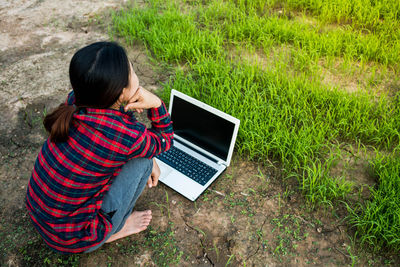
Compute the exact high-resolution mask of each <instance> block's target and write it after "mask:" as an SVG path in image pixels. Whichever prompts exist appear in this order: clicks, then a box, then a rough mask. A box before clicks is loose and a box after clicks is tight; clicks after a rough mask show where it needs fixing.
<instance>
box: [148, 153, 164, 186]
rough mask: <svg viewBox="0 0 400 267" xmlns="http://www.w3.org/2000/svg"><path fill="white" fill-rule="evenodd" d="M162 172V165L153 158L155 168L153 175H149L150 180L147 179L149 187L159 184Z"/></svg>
mask: <svg viewBox="0 0 400 267" xmlns="http://www.w3.org/2000/svg"><path fill="white" fill-rule="evenodd" d="M160 174H161V171H160V167H158V164H157V162H156V160H155V159H154V158H153V170H152V171H151V175H150V177H149V180H148V181H147V185H148V186H149V188H152V187H154V186H157V184H158V178H159V177H160Z"/></svg>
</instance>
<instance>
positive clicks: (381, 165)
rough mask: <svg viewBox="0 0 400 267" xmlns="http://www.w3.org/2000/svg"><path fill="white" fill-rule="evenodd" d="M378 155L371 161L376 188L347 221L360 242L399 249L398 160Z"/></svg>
mask: <svg viewBox="0 0 400 267" xmlns="http://www.w3.org/2000/svg"><path fill="white" fill-rule="evenodd" d="M399 156H400V155H399V153H398V151H397V153H395V154H392V155H390V156H385V155H378V156H377V157H376V158H375V159H374V161H373V162H372V165H373V169H374V174H375V176H376V179H377V185H376V187H375V188H373V189H372V191H371V194H372V198H371V199H370V200H369V201H367V202H366V203H364V204H360V205H359V207H358V209H355V210H351V215H350V221H351V222H352V224H353V225H354V226H356V227H357V235H358V237H359V239H360V240H361V242H362V243H366V244H369V245H371V246H374V247H375V249H377V250H379V249H387V248H389V249H393V250H396V251H398V250H400V202H399V196H400V176H399V174H400V157H399Z"/></svg>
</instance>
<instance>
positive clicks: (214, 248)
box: [0, 0, 395, 266]
mask: <svg viewBox="0 0 400 267" xmlns="http://www.w3.org/2000/svg"><path fill="white" fill-rule="evenodd" d="M124 4H126V3H125V1H118V0H94V1H77V0H70V1H61V0H1V1H0V103H1V105H0V113H1V116H0V157H1V166H0V264H1V265H2V266H3V265H4V266H43V265H60V266H62V265H64V266H70V265H79V266H114V265H115V266H166V265H173V266H308V265H314V266H348V265H351V264H352V263H355V265H371V266H382V265H392V264H394V262H395V261H394V260H393V259H391V258H388V257H384V256H382V255H373V254H371V253H368V252H363V251H362V250H360V249H357V246H358V245H357V243H356V242H354V241H353V240H352V238H351V236H352V232H351V229H348V226H346V223H345V222H343V220H342V219H341V218H343V216H342V215H341V214H335V213H334V212H332V211H331V210H329V209H327V210H321V209H319V210H317V211H315V210H314V211H312V210H311V209H310V207H308V205H307V202H306V201H305V200H304V198H303V197H302V196H301V195H299V194H298V193H297V192H296V190H295V186H289V187H287V186H286V185H284V184H283V183H282V179H281V178H282V177H280V175H279V170H277V169H274V168H273V167H271V166H270V167H268V166H262V165H260V164H257V163H255V162H248V161H246V160H245V159H242V158H239V157H238V156H235V157H234V158H233V163H232V166H231V167H229V168H228V170H227V171H226V172H225V173H224V174H223V175H222V176H221V177H220V178H219V179H218V180H217V181H215V182H214V184H213V185H212V186H211V187H210V189H209V190H207V191H206V192H205V193H204V194H203V195H202V196H200V198H199V199H198V200H197V201H196V202H191V201H189V200H187V199H185V198H183V197H182V196H180V195H179V194H177V193H175V192H174V191H172V190H170V189H169V188H167V187H165V186H164V185H159V186H158V187H156V188H154V189H146V190H145V192H144V193H143V195H142V197H141V198H140V200H139V202H138V204H137V209H138V210H141V209H147V208H151V209H152V211H153V220H152V223H151V227H150V228H149V229H148V230H146V231H145V232H142V233H140V234H137V235H135V236H132V237H128V238H125V239H123V240H120V241H117V242H114V243H111V244H106V245H105V246H104V247H102V248H101V249H99V250H97V251H95V252H93V253H91V254H82V255H76V256H69V257H68V256H61V255H58V254H56V253H54V252H52V251H51V250H50V249H48V248H47V247H46V245H45V244H44V243H43V242H42V240H41V238H40V236H39V235H38V234H37V233H36V232H35V230H34V229H33V227H32V226H31V223H30V221H29V218H28V217H27V214H26V211H25V207H24V196H25V192H26V185H27V183H28V180H29V178H30V175H31V171H32V168H33V163H34V161H35V159H36V156H37V153H38V151H39V149H40V147H41V145H42V143H43V142H44V140H45V139H46V133H45V131H44V129H43V127H42V124H41V120H42V118H43V114H45V113H46V112H47V111H49V110H51V109H52V108H54V107H55V106H56V105H58V104H59V103H60V102H61V101H63V100H64V99H65V97H66V95H67V93H68V92H69V91H70V85H69V79H68V64H69V61H70V59H71V57H72V55H73V53H74V52H75V51H76V50H77V49H78V48H80V47H82V46H84V45H86V44H89V43H91V42H94V41H99V40H109V36H108V34H107V28H106V27H104V24H100V25H99V24H98V20H99V18H100V17H99V14H101V13H102V12H103V11H105V10H107V9H118V8H120V7H122V6H123V5H124ZM128 50H129V56H130V58H131V60H132V61H133V63H134V68H135V71H136V73H137V74H138V77H139V79H140V82H141V84H142V85H143V86H144V87H147V88H149V89H151V90H159V89H160V88H161V86H160V82H162V81H165V80H167V79H168V78H169V77H168V72H160V71H157V68H158V67H157V66H155V65H154V63H153V65H152V64H150V61H149V59H148V57H147V54H146V52H145V50H144V49H143V47H141V46H136V47H134V48H129V49H128ZM154 69H156V70H154Z"/></svg>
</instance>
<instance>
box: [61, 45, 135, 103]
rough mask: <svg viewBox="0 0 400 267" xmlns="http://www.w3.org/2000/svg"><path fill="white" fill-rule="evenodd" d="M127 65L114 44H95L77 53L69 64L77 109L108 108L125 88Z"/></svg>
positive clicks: (127, 61)
mask: <svg viewBox="0 0 400 267" xmlns="http://www.w3.org/2000/svg"><path fill="white" fill-rule="evenodd" d="M129 74H130V63H129V60H128V57H127V55H126V52H125V50H124V49H123V48H122V47H121V46H119V45H118V44H116V43H112V42H98V43H94V44H91V45H88V46H86V47H84V48H81V49H80V50H78V52H76V53H75V55H74V56H73V57H72V59H71V63H70V65H69V78H70V81H71V85H72V88H73V90H74V94H75V100H76V103H75V105H76V106H78V107H94V108H108V107H110V106H111V105H112V104H114V103H115V102H116V101H117V100H118V98H119V97H120V95H121V94H122V91H123V89H124V88H128V85H129V76H130V75H129Z"/></svg>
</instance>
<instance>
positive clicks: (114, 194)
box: [26, 42, 173, 253]
mask: <svg viewBox="0 0 400 267" xmlns="http://www.w3.org/2000/svg"><path fill="white" fill-rule="evenodd" d="M69 76H70V81H71V85H72V88H73V92H71V93H70V94H69V95H68V98H67V101H66V102H65V103H64V104H61V105H60V106H59V107H58V108H57V109H56V110H55V111H53V112H52V113H51V114H49V115H47V116H46V117H45V119H44V122H43V123H44V126H45V128H46V130H47V131H48V132H49V133H50V137H49V138H48V139H47V140H46V141H45V143H44V144H43V147H42V149H41V150H40V152H39V155H38V158H37V160H36V163H35V166H34V169H33V172H32V176H31V178H30V181H29V185H28V190H27V196H26V207H27V209H28V213H29V215H30V218H31V219H32V222H33V225H34V226H35V228H36V229H37V230H38V232H39V234H40V235H41V236H42V237H43V239H44V240H45V242H46V243H47V244H48V245H49V246H50V247H51V248H53V249H55V250H56V251H59V252H62V253H79V252H90V251H93V250H95V249H97V248H99V247H100V246H101V245H103V244H104V243H105V242H111V241H114V240H116V239H119V238H122V237H125V236H128V235H131V234H134V233H138V232H140V231H143V230H145V229H146V228H147V226H148V225H149V223H150V220H151V211H150V210H147V211H141V212H139V211H133V212H132V210H133V207H134V205H135V202H136V200H137V199H138V197H139V195H140V194H141V192H142V191H143V189H144V187H145V185H146V182H147V184H148V186H149V187H152V186H156V185H157V182H158V177H159V175H160V169H159V168H158V166H157V164H156V163H155V161H153V160H152V158H153V157H154V156H155V155H157V154H160V153H162V152H163V151H166V150H168V149H169V148H170V147H171V145H172V141H173V129H172V123H171V119H170V116H169V114H168V112H167V110H166V107H165V104H164V103H163V102H162V101H161V100H160V99H159V98H158V97H157V96H155V95H154V94H152V93H150V92H149V91H147V90H146V89H144V88H143V87H141V86H140V85H139V80H138V77H137V76H136V74H135V72H134V71H133V69H132V66H131V64H130V62H129V60H128V57H127V55H126V52H125V50H124V49H123V48H122V47H121V46H119V45H118V44H116V43H112V42H98V43H94V44H91V45H89V46H86V47H84V48H82V49H80V50H79V51H78V52H76V53H75V55H74V56H73V57H72V60H71V63H70V67H69ZM145 109H148V118H149V119H150V120H151V121H152V128H151V129H147V128H146V127H145V126H144V125H143V124H141V123H139V122H138V121H137V120H136V119H135V116H134V114H133V112H132V110H135V111H137V112H143V110H145Z"/></svg>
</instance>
